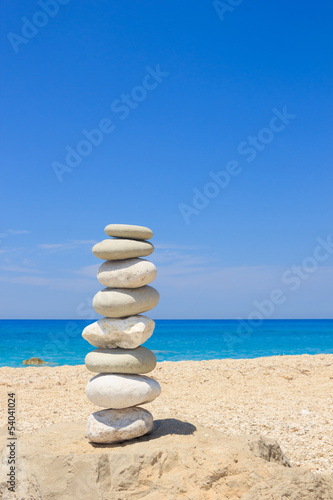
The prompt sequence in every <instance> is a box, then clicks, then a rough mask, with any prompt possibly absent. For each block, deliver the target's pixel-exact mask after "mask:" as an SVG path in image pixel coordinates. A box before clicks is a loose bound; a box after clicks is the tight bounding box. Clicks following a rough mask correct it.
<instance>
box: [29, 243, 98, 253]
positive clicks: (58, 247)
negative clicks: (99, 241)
mask: <svg viewBox="0 0 333 500" xmlns="http://www.w3.org/2000/svg"><path fill="white" fill-rule="evenodd" d="M95 243H96V241H95V240H70V241H67V242H66V243H41V244H39V245H38V247H39V248H42V249H43V250H51V251H53V252H58V251H60V252H61V251H63V250H72V249H74V248H79V247H84V246H86V245H95Z"/></svg>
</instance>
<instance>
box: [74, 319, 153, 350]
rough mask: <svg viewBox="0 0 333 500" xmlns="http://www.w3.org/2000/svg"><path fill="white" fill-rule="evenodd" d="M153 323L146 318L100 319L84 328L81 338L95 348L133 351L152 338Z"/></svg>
mask: <svg viewBox="0 0 333 500" xmlns="http://www.w3.org/2000/svg"><path fill="white" fill-rule="evenodd" d="M154 328H155V322H154V321H153V320H152V319H150V318H148V316H130V317H129V318H122V319H116V318H102V319H100V320H98V321H95V323H92V324H91V325H88V326H86V328H85V329H84V330H83V332H82V337H83V338H84V339H85V340H87V342H89V343H90V344H91V345H93V346H95V347H101V348H106V349H114V348H115V347H122V348H124V349H135V348H136V347H138V346H139V345H141V344H143V343H144V342H146V340H148V339H149V337H151V336H152V334H153V331H154Z"/></svg>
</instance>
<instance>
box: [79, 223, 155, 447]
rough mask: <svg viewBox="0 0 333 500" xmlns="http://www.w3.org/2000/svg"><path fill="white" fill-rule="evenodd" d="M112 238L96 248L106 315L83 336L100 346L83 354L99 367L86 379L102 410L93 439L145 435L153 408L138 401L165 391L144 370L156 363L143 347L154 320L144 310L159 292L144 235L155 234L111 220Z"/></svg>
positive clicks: (92, 427)
mask: <svg viewBox="0 0 333 500" xmlns="http://www.w3.org/2000/svg"><path fill="white" fill-rule="evenodd" d="M105 233H106V234H107V235H108V236H111V238H108V239H106V240H103V241H101V242H100V243H97V244H96V245H95V246H94V247H93V254H94V255H95V257H98V258H99V259H103V260H105V261H106V262H104V263H103V264H102V265H101V266H100V268H99V270H98V273H97V278H98V280H99V282H100V283H101V284H102V285H104V286H106V287H107V288H104V289H103V290H101V291H100V292H98V293H97V294H96V295H95V297H94V299H93V308H94V309H95V311H96V312H97V313H99V314H102V315H103V316H104V318H102V319H100V320H99V321H96V322H95V323H93V324H91V325H89V326H87V327H86V328H85V329H84V330H83V333H82V336H83V338H84V339H85V340H87V341H88V342H89V343H90V344H92V345H93V346H95V347H97V349H94V350H93V351H91V352H89V353H88V354H87V356H86V359H85V364H86V367H87V368H88V370H90V371H92V372H95V373H97V374H98V375H96V376H94V377H93V378H92V379H91V380H90V381H89V382H88V384H87V387H86V394H87V397H88V399H89V400H90V401H91V402H92V403H94V404H95V405H97V406H100V407H102V408H105V409H104V410H100V411H97V412H95V413H92V414H91V415H90V416H89V418H88V422H87V438H88V439H89V441H91V442H95V443H104V444H107V443H114V442H117V441H124V440H127V439H133V438H136V437H140V436H143V435H144V434H146V433H148V432H150V431H151V430H152V428H153V416H152V414H151V413H150V412H149V411H147V410H145V409H144V408H140V407H138V406H137V405H140V404H145V403H149V402H150V401H153V400H154V399H155V398H156V397H157V396H159V394H160V392H161V388H160V385H159V384H158V382H157V381H156V380H154V379H152V378H150V377H148V376H146V375H143V374H145V373H148V372H151V371H152V370H153V369H154V368H155V366H156V358H155V355H154V353H153V352H152V351H150V350H149V349H147V348H145V347H142V346H141V344H142V343H144V342H145V341H146V340H147V339H148V338H149V337H150V336H151V335H152V333H153V331H154V327H155V323H154V321H153V320H152V319H150V318H148V317H147V316H143V315H141V314H140V313H143V312H146V311H149V310H150V309H152V308H153V307H155V306H156V305H157V303H158V300H159V293H158V292H157V290H155V288H153V287H151V286H149V285H148V283H151V282H152V281H153V280H154V278H155V277H156V273H157V271H156V267H155V266H154V264H153V263H152V262H149V261H148V260H146V259H143V258H142V257H145V256H147V255H150V254H151V253H153V251H154V247H153V245H152V243H150V242H148V241H146V240H148V239H150V238H151V237H152V236H153V233H152V231H151V230H150V229H148V228H146V227H143V226H132V225H126V224H109V225H108V226H106V228H105Z"/></svg>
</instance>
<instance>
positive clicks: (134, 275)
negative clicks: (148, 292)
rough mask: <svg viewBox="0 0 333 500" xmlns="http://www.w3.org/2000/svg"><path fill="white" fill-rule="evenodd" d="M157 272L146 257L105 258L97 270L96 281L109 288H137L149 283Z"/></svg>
mask: <svg viewBox="0 0 333 500" xmlns="http://www.w3.org/2000/svg"><path fill="white" fill-rule="evenodd" d="M156 274H157V269H156V267H155V265H154V264H153V263H152V262H149V261H148V260H146V259H125V260H115V261H114V260H107V261H106V262H104V263H103V264H102V265H101V266H100V268H99V269H98V272H97V279H98V281H99V282H100V283H101V284H102V285H104V286H107V287H111V288H138V287H140V286H144V285H148V284H149V283H151V282H152V281H153V280H154V279H155V278H156Z"/></svg>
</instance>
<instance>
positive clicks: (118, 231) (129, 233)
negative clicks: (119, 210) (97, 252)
mask: <svg viewBox="0 0 333 500" xmlns="http://www.w3.org/2000/svg"><path fill="white" fill-rule="evenodd" d="M104 232H105V233H106V234H107V235H108V236H115V237H118V238H130V239H131V238H132V239H134V240H149V239H150V238H152V237H153V231H152V230H151V229H149V228H148V227H144V226H133V225H130V224H109V225H108V226H106V227H105V229H104Z"/></svg>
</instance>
